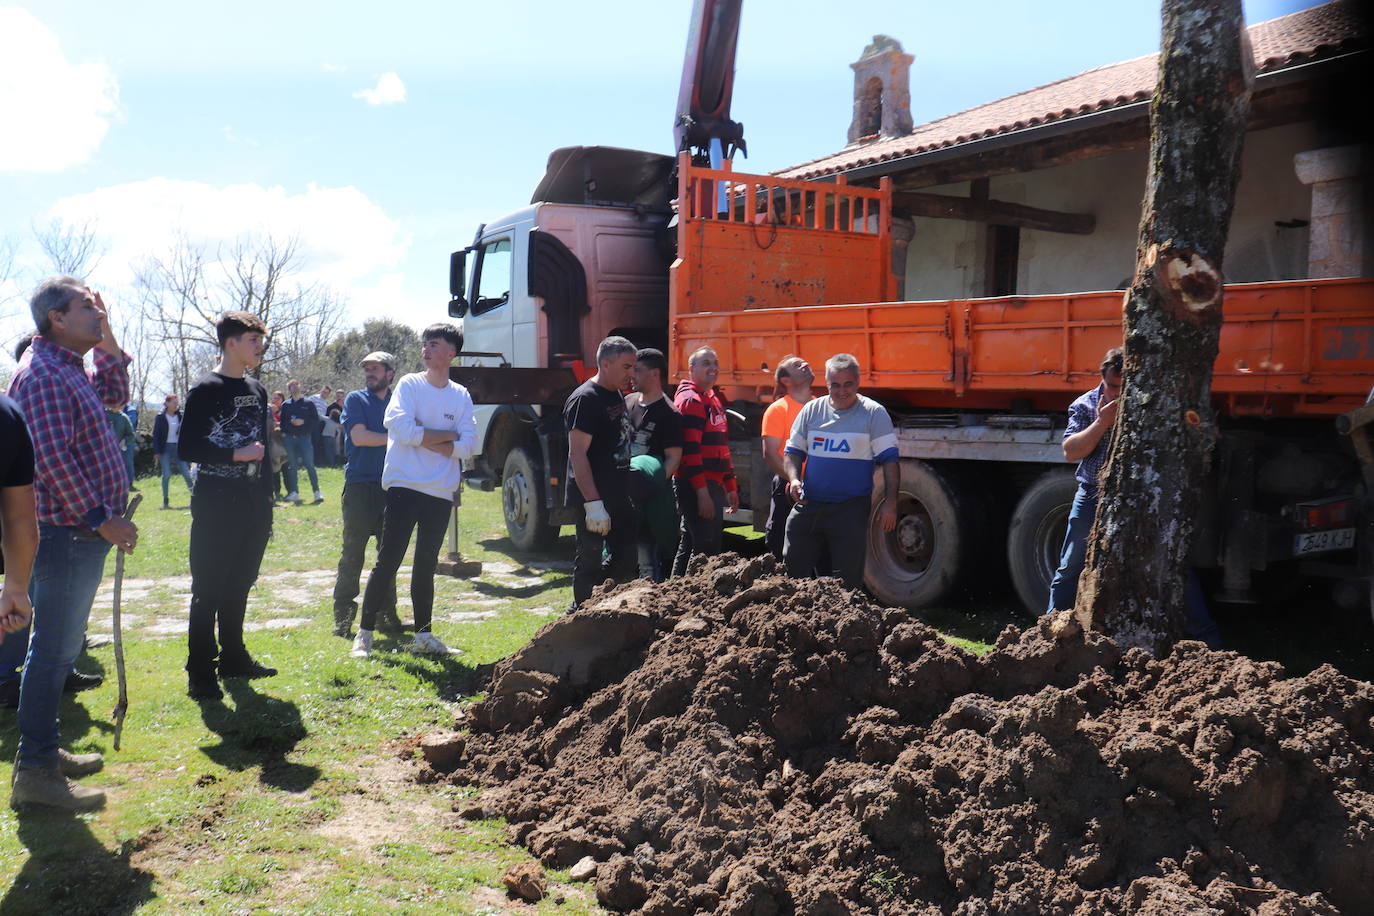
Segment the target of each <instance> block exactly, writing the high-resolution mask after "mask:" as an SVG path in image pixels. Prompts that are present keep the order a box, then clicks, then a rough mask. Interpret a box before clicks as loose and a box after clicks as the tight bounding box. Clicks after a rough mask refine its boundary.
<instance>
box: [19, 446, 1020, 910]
mask: <svg viewBox="0 0 1374 916" xmlns="http://www.w3.org/2000/svg"><path fill="white" fill-rule="evenodd" d="M321 478H322V479H321V487H322V489H323V490H324V493H325V495H326V501H325V502H324V504H323V505H320V506H300V507H283V508H280V509H278V510H277V513H276V516H275V533H274V536H273V540H272V542H271V543H270V544H269V546H268V549H267V556H266V558H265V560H264V562H263V567H262V575H261V577H260V579H259V583H258V586H257V588H256V589H255V591H254V593H253V597H252V598H251V599H250V602H249V611H248V622H249V627H250V628H251V629H252V632H250V633H249V634H248V636H247V642H248V645H249V648H250V650H251V651H252V652H253V653H254V655H255V656H257V657H258V658H259V659H261V660H263V661H264V662H266V663H268V664H271V665H274V666H275V667H277V668H279V669H281V674H280V675H278V676H277V677H275V678H270V679H267V680H259V681H253V682H244V681H237V682H232V683H231V684H230V685H229V690H228V691H227V695H226V696H225V699H224V701H223V702H220V703H206V704H204V705H198V704H196V703H194V702H192V701H191V700H190V699H188V698H187V697H186V695H185V675H184V672H183V671H182V665H183V664H184V662H185V635H184V634H185V623H186V606H187V603H188V597H189V588H190V579H189V576H188V573H187V565H186V543H187V535H188V530H189V525H190V513H189V512H188V511H186V503H187V497H186V492H185V488H184V487H183V486H182V484H181V483H180V481H179V480H174V481H173V483H172V487H173V489H172V504H173V507H174V508H173V509H172V510H170V511H162V510H160V509H159V508H157V507H158V506H159V505H160V503H161V499H160V493H159V492H158V482H157V481H156V480H155V479H145V480H143V481H142V487H143V491H144V494H145V497H147V502H146V504H145V505H144V506H143V507H141V508H140V510H139V512H138V516H137V517H136V521H137V522H138V524H139V526H140V529H141V535H140V539H139V551H138V553H137V554H136V555H135V556H133V557H131V558H129V560H128V562H127V568H126V572H125V588H124V601H123V612H124V616H125V647H126V656H127V659H128V671H129V694H130V709H129V714H128V717H127V719H126V721H125V727H124V733H123V741H122V749H121V750H120V751H117V752H116V751H114V750H113V747H112V738H113V726H112V720H111V718H110V711H111V710H112V709H113V707H114V703H115V697H116V688H115V677H114V655H113V649H112V648H111V647H109V646H104V647H101V648H97V649H94V650H92V651H90V652H89V653H87V655H85V656H83V658H82V659H81V661H80V662H79V666H80V667H81V668H82V670H86V671H95V672H101V673H103V674H105V675H106V678H107V681H106V684H105V685H104V686H103V687H101V688H100V689H98V690H95V691H91V692H88V693H84V694H81V695H79V697H77V698H72V697H67V698H65V699H64V701H63V704H62V734H63V741H64V744H65V745H66V746H67V747H69V748H71V749H73V750H76V751H91V750H97V751H100V752H102V753H103V754H105V757H106V767H105V770H104V771H103V772H101V773H99V774H97V775H95V776H91V777H87V778H86V781H87V782H88V783H89V784H91V785H96V786H99V787H101V788H104V789H106V790H107V792H108V793H109V797H110V801H109V804H108V805H107V807H106V809H105V810H103V811H101V812H98V813H96V814H93V815H84V816H79V817H72V816H63V815H60V814H53V813H37V812H33V813H30V812H26V813H24V814H22V815H20V814H16V813H15V812H14V811H12V810H11V809H10V808H9V807H8V806H5V807H4V808H3V809H0V875H3V877H4V878H6V879H7V880H8V887H9V889H8V891H7V892H6V893H5V896H4V898H3V900H0V914H12V913H14V914H18V913H35V914H44V916H51V914H54V913H61V914H64V916H65V914H78V913H133V912H137V913H147V914H154V913H169V914H170V913H176V914H181V913H189V912H196V913H225V914H238V913H275V912H290V913H321V914H326V913H327V914H346V913H360V914H361V913H374V912H379V911H381V912H393V913H438V912H444V913H498V912H508V911H509V912H522V913H534V912H537V913H554V912H557V913H571V914H577V913H592V912H600V911H599V910H598V908H597V907H596V906H595V903H594V897H593V896H592V894H591V892H590V889H589V888H587V886H585V885H571V884H567V883H566V882H565V879H566V876H565V875H563V874H561V873H555V874H553V875H551V878H553V879H554V881H555V882H557V884H558V886H557V888H556V893H555V894H551V895H550V897H549V898H546V900H545V901H544V902H543V903H541V904H539V905H538V906H529V905H526V904H518V903H511V902H509V901H507V899H506V897H505V895H504V893H503V892H502V891H501V890H499V887H500V877H501V875H502V873H503V872H504V871H505V869H506V868H507V867H509V865H511V864H512V863H514V862H517V861H520V860H522V859H524V858H527V854H526V853H525V852H524V851H523V850H521V849H519V848H515V847H511V846H509V845H507V844H506V842H505V832H504V827H503V825H502V824H500V823H498V822H491V823H480V822H479V823H470V822H465V821H462V820H461V819H459V818H458V817H457V815H456V814H455V813H454V812H453V807H454V802H455V801H457V800H458V799H459V798H460V797H462V796H463V795H464V794H465V792H464V791H463V790H458V789H454V788H451V787H436V786H424V785H419V784H416V783H415V782H413V780H412V779H411V773H412V768H413V763H412V760H413V757H414V753H415V752H414V751H413V749H412V748H413V742H410V741H408V740H407V739H413V738H414V737H415V736H417V735H419V734H423V733H424V732H426V731H429V730H431V729H433V728H435V727H447V726H449V725H451V724H452V722H453V710H454V708H455V705H456V704H457V703H458V702H460V701H461V700H462V699H464V697H465V696H466V695H468V694H469V693H471V691H473V690H474V688H475V685H474V682H473V678H472V671H473V668H474V667H475V666H476V665H478V664H481V663H485V662H490V661H494V660H496V659H498V658H501V657H503V656H505V655H507V654H509V653H510V652H512V651H513V650H514V649H516V648H517V647H519V646H520V645H521V644H523V643H524V642H525V641H526V640H528V638H529V637H530V636H531V635H532V634H533V633H534V631H535V630H536V629H538V628H539V627H540V626H541V625H542V624H544V623H545V622H547V621H548V620H550V619H552V618H553V617H554V616H556V615H557V613H559V612H560V611H561V610H562V609H563V608H565V607H566V606H567V605H568V603H569V602H570V600H571V579H570V574H571V561H572V550H573V547H572V537H571V536H570V532H571V529H565V531H568V532H569V536H565V537H563V538H562V539H561V540H560V541H559V543H558V545H557V546H556V547H555V549H554V550H553V551H551V552H550V553H549V554H548V555H545V556H540V557H538V558H534V557H522V556H519V555H516V554H515V553H513V551H512V550H511V548H510V544H509V542H508V541H507V540H506V539H505V537H504V528H503V525H502V522H501V514H500V502H499V494H495V493H489V494H482V493H474V492H473V491H467V492H466V493H465V494H464V499H465V503H464V506H463V510H462V523H463V537H462V543H461V548H462V552H463V555H464V556H465V558H467V559H476V560H480V561H482V562H483V575H482V576H481V578H479V579H475V580H471V581H467V580H453V579H442V578H441V581H440V582H439V583H437V588H436V601H435V624H434V630H435V633H436V634H437V635H438V636H439V637H440V638H441V639H443V640H444V641H445V642H447V643H448V644H449V645H450V646H453V647H456V648H459V649H461V650H462V654H461V655H457V656H454V657H452V658H450V659H433V658H423V657H417V656H413V655H411V654H409V653H407V652H405V651H402V650H401V649H400V648H399V647H400V645H401V643H400V642H399V641H397V640H393V639H388V638H386V637H379V642H378V649H377V651H375V652H374V656H373V658H372V659H370V660H367V661H359V660H355V659H350V658H348V657H347V649H348V643H346V642H345V641H344V640H341V639H339V638H337V637H335V636H333V635H331V633H330V630H331V627H332V611H331V607H332V603H331V598H330V594H331V590H332V587H333V583H334V574H333V568H334V564H335V563H336V562H337V559H338V543H339V525H340V522H339V497H340V492H341V489H342V486H343V479H342V473H341V472H340V471H338V470H325V471H322V473H321ZM735 543H736V544H738V543H740V542H735ZM106 572H107V573H109V577H108V578H107V580H106V583H105V586H104V588H103V589H102V592H101V594H100V596H99V597H98V598H97V601H96V607H95V609H94V610H93V611H92V615H91V625H90V629H89V632H90V633H91V634H93V635H97V634H100V633H107V632H108V631H109V630H110V619H109V618H110V595H109V592H110V585H111V583H112V577H113V572H114V561H113V559H111V560H110V561H109V563H108V564H107V566H106ZM407 572H408V570H407V569H406V568H404V567H403V569H402V579H401V582H402V590H401V604H402V607H401V616H402V617H403V618H404V619H409V599H408V596H407V595H406V594H405V587H404V583H405V582H406V581H407V579H406V578H405V575H406V573H407ZM365 575H366V573H364V576H365ZM985 618H986V619H984V620H983V621H982V622H980V621H979V619H978V618H977V617H976V616H975V617H969V616H967V615H966V614H961V613H956V612H951V613H950V614H949V619H948V620H947V621H945V620H940V619H933V621H932V622H935V623H936V625H941V624H945V625H947V628H949V629H953V630H955V631H957V633H958V635H959V636H960V637H963V638H961V639H959V640H958V641H960V642H961V643H963V644H965V645H968V646H970V647H972V648H974V649H985V648H986V641H987V640H989V639H991V638H993V637H995V635H996V631H997V630H1000V629H1001V626H1002V625H1003V624H1004V623H1005V622H1006V620H1007V619H1008V618H1007V617H1005V616H1004V615H1001V614H998V613H992V614H991V615H990V616H987V615H985ZM403 638H404V639H409V637H408V636H406V637H403ZM14 718H15V717H14V713H13V711H9V710H5V711H2V712H0V776H3V777H4V778H6V781H8V777H9V774H10V769H11V761H12V760H13V758H14V752H15V745H16V742H17V735H16V731H15V721H14ZM556 896H561V897H562V899H563V902H562V903H561V904H559V903H556V902H555V898H556Z"/></svg>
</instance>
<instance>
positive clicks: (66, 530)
mask: <svg viewBox="0 0 1374 916" xmlns="http://www.w3.org/2000/svg"><path fill="white" fill-rule="evenodd" d="M30 310H31V313H32V316H33V321H34V328H35V331H34V333H33V334H32V335H30V336H29V337H28V338H27V339H26V342H25V345H24V346H23V347H21V349H20V352H19V353H18V354H17V356H18V363H19V364H18V368H17V370H16V372H15V375H14V378H13V379H12V381H11V384H10V387H9V395H8V396H4V395H0V558H3V566H0V572H3V573H4V579H3V582H2V583H0V707H3V706H9V707H16V708H17V710H18V728H19V749H18V754H17V756H16V759H15V769H14V778H13V783H12V788H11V796H10V802H11V804H12V805H13V806H15V807H20V806H24V805H42V806H49V807H56V808H61V809H64V810H70V811H87V810H92V809H94V808H98V807H100V806H101V805H102V804H104V801H105V796H104V793H103V792H102V791H101V790H99V789H95V788H91V787H89V786H83V785H81V784H79V783H77V782H75V781H74V780H75V779H76V778H78V777H81V776H84V775H87V774H90V773H93V772H95V771H97V770H99V769H100V768H101V767H102V766H103V764H104V761H103V758H102V757H101V755H100V754H74V753H72V752H70V751H68V750H67V749H65V748H63V747H62V746H61V744H60V731H59V722H58V708H59V703H60V700H61V697H62V694H63V693H70V692H73V691H76V690H83V689H88V688H89V687H92V686H96V685H98V684H99V683H100V681H101V679H100V678H99V677H97V676H94V675H85V674H81V673H79V672H77V671H76V669H75V662H76V659H77V656H78V654H79V653H80V651H81V650H82V648H83V647H84V645H85V635H86V624H87V621H88V618H89V615H90V611H91V606H92V604H93V602H94V599H95V595H96V591H97V589H98V588H99V585H100V582H101V581H102V578H103V576H104V567H105V560H106V558H107V555H108V554H109V551H110V549H111V548H114V549H117V550H120V551H123V552H125V553H132V552H133V551H134V550H135V548H136V547H137V545H138V539H139V529H138V526H137V525H136V524H135V523H134V522H133V521H132V518H131V514H132V513H131V510H130V508H129V507H130V501H129V492H130V489H131V487H132V484H133V481H134V473H133V464H132V461H131V460H130V459H131V452H132V441H133V436H134V434H133V425H132V423H131V422H130V421H129V419H128V418H127V417H126V416H125V415H124V413H123V411H122V409H121V408H123V407H124V406H125V405H126V404H127V403H128V399H129V375H128V368H127V367H128V366H129V365H130V363H131V362H132V358H131V357H130V355H129V354H127V353H126V352H125V351H124V350H122V349H121V348H120V346H119V344H118V342H117V341H116V339H115V334H114V331H113V329H112V326H111V323H110V320H109V310H108V308H107V306H106V304H105V302H104V301H103V299H102V297H101V295H100V294H99V293H97V292H94V291H93V290H91V289H89V288H88V287H87V286H86V285H85V284H84V283H83V282H82V281H80V280H78V279H76V278H74V277H68V276H57V277H50V278H49V279H47V280H45V281H43V283H41V284H40V285H39V287H38V289H37V290H36V291H35V293H34V295H33V297H32V299H31V300H30ZM266 334H267V328H266V326H265V325H264V323H263V322H262V320H261V319H260V318H258V317H257V316H255V315H252V314H250V313H247V312H241V311H230V312H226V313H224V314H223V315H222V316H221V317H220V318H219V320H218V321H217V322H216V324H215V335H216V339H217V341H218V343H219V359H218V362H217V364H216V365H215V367H214V369H212V370H211V371H209V372H206V373H205V374H204V375H202V376H201V377H200V378H199V379H197V380H196V382H195V384H194V385H192V387H191V389H190V391H189V392H188V393H187V396H186V401H185V405H184V406H182V404H181V399H180V398H179V397H178V396H177V395H175V394H169V395H168V396H167V397H166V399H165V401H164V404H163V409H162V411H161V412H160V413H159V414H158V415H157V417H156V418H155V419H154V422H153V436H152V438H153V450H154V452H155V453H156V455H157V457H158V461H159V464H160V467H161V471H162V487H163V507H164V508H166V507H167V506H168V504H169V500H168V484H169V482H170V479H171V477H172V475H173V474H176V473H179V474H180V475H181V476H182V477H183V479H184V480H185V482H186V485H187V487H188V489H189V490H190V491H191V530H190V539H189V549H188V556H187V562H188V565H189V568H190V573H191V601H190V609H189V619H188V624H187V660H186V675H187V693H188V695H189V696H190V697H192V698H193V699H196V700H198V701H217V700H219V699H221V698H222V697H223V691H222V690H221V688H220V685H219V681H220V680H221V679H231V678H261V677H271V676H273V675H275V674H276V673H277V671H276V669H275V668H272V667H269V666H268V665H265V664H262V663H261V662H260V661H258V660H257V659H255V658H254V657H253V656H252V654H251V653H250V652H249V650H248V648H247V646H246V645H245V644H244V638H243V633H244V616H245V613H246V609H247V603H248V595H249V592H250V591H251V589H252V587H253V584H254V583H255V582H256V580H257V577H258V571H259V568H260V566H261V562H262V558H263V555H264V552H265V550H266V548H267V544H268V541H269V538H270V536H271V532H272V515H273V507H274V506H275V505H276V503H277V496H278V495H279V494H280V489H279V487H280V485H281V482H282V481H284V483H285V488H286V490H287V493H286V494H285V498H287V499H288V500H291V501H299V499H298V492H297V486H298V484H299V483H300V481H299V480H298V471H299V470H301V469H303V470H304V471H305V473H306V475H307V476H308V478H309V482H310V486H311V488H312V489H313V491H314V499H315V502H317V503H318V502H321V501H322V500H323V494H322V493H321V491H320V488H319V482H318V478H317V475H316V471H315V457H316V456H315V451H314V446H315V445H316V444H319V445H320V446H321V448H322V450H323V455H322V457H323V460H324V463H334V462H336V461H337V459H338V456H339V455H340V454H343V455H346V456H347V459H348V461H347V469H346V471H345V486H344V493H343V500H342V502H343V506H342V515H343V521H344V525H343V527H344V538H343V551H342V556H341V558H340V562H339V578H338V582H337V584H336V587H335V607H336V613H337V612H338V610H339V609H340V608H343V609H346V610H347V617H346V618H343V619H341V620H340V622H341V623H342V634H341V635H344V636H351V635H352V634H351V632H349V629H350V627H351V623H352V616H353V614H354V613H355V612H356V603H355V600H354V599H356V597H357V595H358V591H359V578H360V575H361V568H362V561H363V550H364V548H365V547H366V544H367V542H368V540H369V539H370V538H374V537H375V538H377V539H378V540H379V551H378V559H377V564H376V567H375V568H374V569H373V572H372V574H371V576H369V578H368V584H367V589H366V592H365V594H364V600H363V608H362V617H363V622H364V625H365V626H366V627H367V628H368V632H369V633H370V632H371V628H372V627H379V628H382V629H388V628H389V629H395V630H399V629H400V624H399V620H398V619H397V617H396V611H395V604H396V598H395V579H396V572H397V570H398V568H399V567H400V564H401V560H402V558H403V556H404V555H405V553H406V551H407V549H408V547H409V541H410V538H411V535H412V533H413V532H414V531H415V530H416V529H417V528H418V530H419V536H418V540H417V545H416V555H415V561H414V570H413V576H412V582H411V599H412V604H413V606H414V611H415V622H414V630H415V634H414V638H413V640H412V642H411V644H410V648H411V650H412V651H415V652H421V653H431V654H448V653H449V651H450V650H449V649H448V648H447V647H446V646H444V644H443V643H442V642H440V641H439V640H438V639H437V638H436V637H435V636H434V635H433V634H432V633H431V632H430V626H429V620H430V616H431V608H432V605H433V589H434V583H433V574H434V566H435V560H436V559H437V555H438V547H439V543H440V541H441V540H442V536H443V531H444V528H445V524H446V522H447V519H448V515H449V511H450V508H451V506H452V501H453V496H454V492H455V491H456V490H457V488H458V485H459V480H460V473H461V460H462V459H463V458H465V457H467V456H469V455H471V453H472V451H473V447H474V440H475V438H476V427H475V423H474V422H473V414H472V402H471V398H469V397H468V396H467V392H466V391H465V390H464V389H463V388H462V387H461V386H459V385H456V384H454V383H453V382H451V381H450V380H449V378H448V372H449V366H450V364H451V363H452V361H453V359H454V357H455V356H456V355H457V353H458V351H459V350H460V349H461V348H462V334H461V332H460V331H459V330H458V329H457V328H456V327H454V326H453V325H450V324H439V325H435V326H433V327H431V328H429V329H427V330H426V332H425V334H424V335H423V345H422V351H421V360H422V362H423V363H424V365H425V371H424V372H421V373H414V374H412V375H408V376H405V377H403V378H402V379H400V381H399V382H398V383H397V385H396V391H395V393H394V395H393V392H392V382H393V380H394V377H395V369H396V358H395V357H394V356H392V355H391V354H389V353H385V352H381V351H378V352H374V353H370V354H368V355H367V356H366V357H365V358H364V359H363V360H362V361H361V364H360V368H361V369H362V370H363V374H364V386H363V387H362V388H360V389H358V390H357V391H353V392H351V393H350V394H349V395H348V396H347V397H344V396H343V394H342V392H341V393H340V394H339V395H338V396H336V397H335V398H334V399H333V400H332V401H331V400H330V397H329V395H330V393H331V392H330V389H329V388H328V387H326V388H324V389H322V390H321V391H320V392H319V393H318V394H317V395H315V396H312V397H309V398H304V397H301V395H300V386H299V384H298V383H296V382H295V381H292V382H291V383H290V385H288V392H289V394H288V393H278V395H277V396H276V397H275V398H274V397H269V395H268V392H267V391H266V389H264V388H263V386H262V384H261V383H260V382H259V381H258V380H257V379H256V378H254V377H253V372H254V371H255V370H256V369H258V367H259V366H260V365H261V361H262V354H263V350H264V348H265V345H266ZM88 357H89V358H90V359H91V360H92V362H93V367H92V366H91V365H88V363H87V358H88ZM274 402H275V403H274ZM345 430H347V436H346V437H344V436H342V433H343V431H345ZM340 439H342V442H340V441H339V440H340ZM368 648H370V646H364V647H363V648H362V651H359V646H358V645H355V646H354V648H353V650H352V651H353V654H355V655H359V654H361V655H366V654H367V649H368Z"/></svg>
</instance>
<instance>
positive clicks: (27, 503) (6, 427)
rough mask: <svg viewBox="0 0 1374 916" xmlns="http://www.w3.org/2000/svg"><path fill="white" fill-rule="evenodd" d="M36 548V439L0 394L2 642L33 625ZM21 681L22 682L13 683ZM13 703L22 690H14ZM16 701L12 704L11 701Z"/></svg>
mask: <svg viewBox="0 0 1374 916" xmlns="http://www.w3.org/2000/svg"><path fill="white" fill-rule="evenodd" d="M37 552H38V512H37V509H36V508H35V506H34V500H33V440H32V439H30V438H29V428H28V426H26V425H25V423H24V415H23V414H22V413H21V412H20V410H19V405H18V404H15V403H14V401H12V400H10V399H9V398H8V397H6V396H5V395H3V394H0V573H3V574H4V576H5V581H4V584H3V586H0V642H3V641H4V638H5V634H6V633H18V632H19V631H20V630H22V629H24V627H26V626H28V625H29V620H30V619H31V618H32V617H33V605H32V604H30V603H29V574H30V573H31V572H32V570H33V558H34V556H35V555H36V554H37ZM15 686H16V687H17V686H18V682H15ZM14 692H15V697H14V699H15V703H17V702H18V700H19V697H18V690H15V691H14ZM11 705H14V704H11Z"/></svg>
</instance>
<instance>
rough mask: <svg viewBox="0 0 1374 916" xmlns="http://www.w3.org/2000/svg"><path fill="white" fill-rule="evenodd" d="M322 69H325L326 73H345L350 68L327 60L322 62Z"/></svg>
mask: <svg viewBox="0 0 1374 916" xmlns="http://www.w3.org/2000/svg"><path fill="white" fill-rule="evenodd" d="M320 69H321V70H323V71H324V72H325V73H343V72H345V71H346V70H348V68H347V67H345V66H344V65H343V64H334V63H330V62H329V61H327V60H326V61H323V62H322V63H321V64H320Z"/></svg>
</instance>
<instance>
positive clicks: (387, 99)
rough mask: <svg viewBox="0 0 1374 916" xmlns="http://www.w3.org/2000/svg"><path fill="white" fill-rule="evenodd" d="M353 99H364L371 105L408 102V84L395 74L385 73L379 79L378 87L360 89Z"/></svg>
mask: <svg viewBox="0 0 1374 916" xmlns="http://www.w3.org/2000/svg"><path fill="white" fill-rule="evenodd" d="M353 98H355V99H362V100H363V101H364V102H366V103H367V104H369V105H396V104H399V103H400V102H404V101H405V100H406V84H405V83H403V82H401V78H400V77H399V76H397V75H396V74H394V73H383V74H382V75H381V76H379V77H377V85H376V86H373V87H372V88H371V89H359V90H358V91H357V92H355V93H353Z"/></svg>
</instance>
